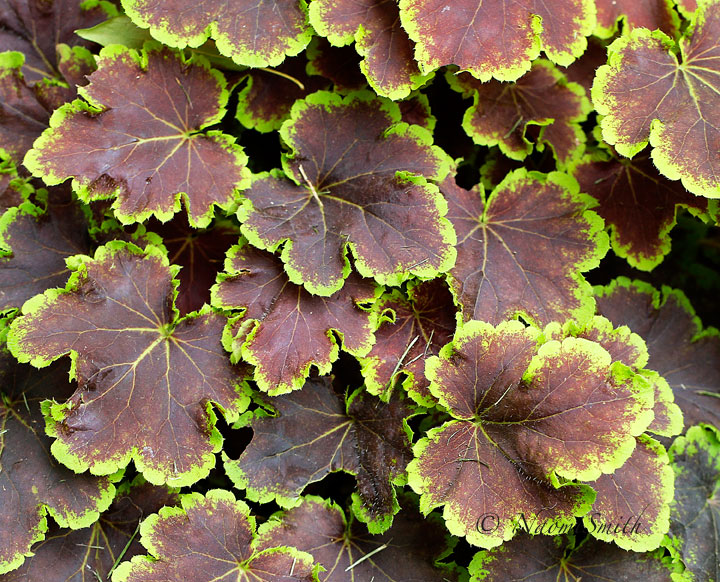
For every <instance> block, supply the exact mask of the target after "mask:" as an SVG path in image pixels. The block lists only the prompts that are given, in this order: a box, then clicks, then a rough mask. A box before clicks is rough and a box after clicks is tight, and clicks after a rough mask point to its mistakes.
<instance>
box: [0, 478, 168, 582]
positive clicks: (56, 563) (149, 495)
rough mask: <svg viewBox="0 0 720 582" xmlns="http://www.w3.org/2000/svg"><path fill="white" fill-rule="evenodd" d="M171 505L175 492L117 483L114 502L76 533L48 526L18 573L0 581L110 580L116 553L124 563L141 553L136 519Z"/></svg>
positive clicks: (140, 483)
mask: <svg viewBox="0 0 720 582" xmlns="http://www.w3.org/2000/svg"><path fill="white" fill-rule="evenodd" d="M176 503H177V495H176V493H175V492H174V491H172V490H170V489H168V488H167V487H155V486H154V485H150V484H148V483H145V482H144V481H143V480H142V478H137V479H135V481H133V483H132V484H129V483H125V484H123V485H120V486H119V487H118V492H117V496H116V497H115V501H113V504H112V505H111V506H110V507H109V509H108V510H107V511H105V512H104V513H103V514H102V515H101V516H100V519H99V520H98V521H96V522H95V523H94V524H93V525H91V526H90V527H89V528H85V529H81V530H64V529H61V528H58V527H56V526H52V527H51V528H50V531H49V532H48V534H47V536H46V539H45V541H43V542H40V543H39V544H37V545H36V546H34V547H33V553H34V556H33V557H32V558H31V559H29V560H27V561H26V562H25V563H24V564H23V565H22V566H21V567H20V568H19V569H17V570H14V571H12V572H9V573H8V574H5V575H4V576H0V582H38V581H40V580H57V581H60V580H62V582H98V580H109V574H110V571H111V569H112V567H113V566H114V565H115V561H116V560H117V559H118V558H119V557H120V555H121V554H122V557H123V559H124V560H129V559H130V558H132V557H133V556H136V555H139V554H142V553H143V552H144V550H143V548H142V546H141V545H140V538H139V536H137V535H136V534H137V529H138V527H139V526H140V520H141V519H142V518H144V517H147V516H148V515H150V514H151V513H154V512H156V511H158V510H159V509H160V508H161V507H163V506H164V505H174V504H176ZM128 544H129V545H128ZM126 546H127V549H125V547H126ZM123 551H124V553H123Z"/></svg>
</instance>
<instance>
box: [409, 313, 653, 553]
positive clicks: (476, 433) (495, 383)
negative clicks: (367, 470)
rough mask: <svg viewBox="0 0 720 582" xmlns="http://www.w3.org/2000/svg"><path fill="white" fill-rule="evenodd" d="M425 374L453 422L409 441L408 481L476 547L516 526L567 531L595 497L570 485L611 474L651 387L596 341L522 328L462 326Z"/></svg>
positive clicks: (637, 427)
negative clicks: (525, 524)
mask: <svg viewBox="0 0 720 582" xmlns="http://www.w3.org/2000/svg"><path fill="white" fill-rule="evenodd" d="M425 371H426V375H427V376H428V378H429V379H430V392H431V393H432V394H433V395H434V396H435V397H436V398H438V400H439V401H440V404H441V405H442V406H443V408H444V409H446V410H447V411H448V412H449V414H450V415H452V417H454V418H453V420H451V421H449V422H446V423H445V424H444V425H442V426H441V427H439V428H434V429H431V430H430V431H429V432H428V436H427V437H426V438H423V439H421V440H420V441H418V443H417V444H416V445H415V447H414V449H413V453H414V455H415V459H414V460H413V461H412V462H411V463H410V465H409V466H408V475H409V484H410V485H411V486H412V488H413V489H414V490H415V491H416V492H417V493H419V494H421V495H422V497H421V500H420V508H421V510H422V511H423V512H424V513H428V512H429V511H430V510H432V509H434V508H435V507H438V506H444V512H443V517H444V518H445V522H446V525H447V527H448V529H449V530H450V532H451V533H452V534H454V535H463V536H465V537H467V539H468V541H469V542H470V543H472V544H474V545H479V546H481V547H486V548H489V547H494V546H497V545H499V544H501V543H502V542H503V541H504V540H508V539H510V538H512V536H513V535H514V533H515V531H516V529H517V522H518V520H522V519H525V520H528V521H533V522H537V521H547V522H550V523H552V524H554V526H555V527H557V528H558V529H557V530H555V532H544V533H558V532H567V531H568V530H569V529H570V528H572V525H573V523H574V516H578V515H584V514H585V513H586V512H587V511H588V510H589V509H590V507H589V506H590V505H591V503H592V500H593V497H594V494H593V493H592V492H591V491H590V490H589V488H586V487H583V486H579V485H576V484H574V483H571V482H570V483H569V482H567V481H566V480H572V479H580V480H584V481H591V480H595V479H597V478H598V477H600V476H601V475H602V474H608V473H613V472H614V471H615V470H616V469H618V468H619V467H621V466H622V465H623V463H625V461H626V460H627V459H628V458H629V457H630V455H631V454H632V451H633V449H634V447H635V437H636V436H638V435H640V434H642V433H643V432H644V430H645V429H646V428H647V426H648V425H649V424H650V422H651V420H652V411H651V408H652V405H653V397H652V390H651V387H650V386H649V384H648V383H647V382H644V381H643V380H642V378H640V377H638V376H636V375H635V374H634V373H633V372H632V371H631V370H630V369H629V368H627V367H626V366H625V365H624V364H622V363H620V362H614V363H613V362H612V357H611V355H610V354H609V353H608V352H607V351H606V350H605V349H604V348H602V347H601V346H600V345H599V344H597V343H595V342H591V341H589V340H585V339H580V338H575V337H568V338H565V339H563V340H562V341H559V340H548V338H546V337H544V336H542V335H541V334H540V332H539V331H538V330H537V329H535V328H532V327H530V328H526V327H525V326H524V325H523V324H522V323H521V322H518V321H508V322H505V323H502V324H500V325H499V326H497V327H493V326H492V325H489V324H487V323H484V322H479V321H471V322H468V323H466V324H464V325H463V326H461V327H459V328H458V330H457V331H456V332H455V336H454V339H453V342H452V343H450V344H447V345H446V346H445V347H443V348H442V349H441V350H440V354H439V356H436V357H433V358H431V359H429V360H428V362H427V364H426V366H425ZM560 479H563V481H562V482H561V481H560ZM561 484H562V486H561Z"/></svg>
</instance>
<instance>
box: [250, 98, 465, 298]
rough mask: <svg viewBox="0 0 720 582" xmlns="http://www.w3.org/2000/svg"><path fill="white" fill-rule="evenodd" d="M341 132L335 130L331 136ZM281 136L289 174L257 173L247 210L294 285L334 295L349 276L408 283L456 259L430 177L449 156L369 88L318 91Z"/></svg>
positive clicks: (261, 242) (261, 243)
mask: <svg viewBox="0 0 720 582" xmlns="http://www.w3.org/2000/svg"><path fill="white" fill-rule="evenodd" d="M328 128H332V131H328ZM280 135H281V137H282V138H283V140H284V142H285V143H286V144H287V145H288V147H289V148H290V150H291V152H292V153H291V154H288V155H285V156H284V159H283V166H284V168H285V174H286V175H287V176H288V177H289V179H288V178H285V177H282V176H281V175H280V174H279V173H278V172H274V173H271V174H260V175H258V176H257V177H256V178H255V179H254V181H253V184H252V187H251V188H250V189H249V190H248V191H246V192H244V195H245V196H246V197H247V200H246V201H245V203H244V204H243V206H241V208H240V210H239V211H238V217H239V218H240V220H241V221H242V222H243V224H242V231H243V234H244V235H245V236H246V237H247V238H248V240H249V241H250V242H251V243H252V244H253V245H255V246H257V247H260V248H263V249H267V250H272V251H274V250H277V249H278V248H279V247H282V254H281V257H282V260H283V263H285V270H286V271H287V273H288V277H289V278H290V280H291V281H292V282H293V283H296V284H298V285H300V284H302V285H304V286H305V288H306V289H307V290H308V291H309V292H310V293H313V294H317V295H325V296H327V295H331V294H332V293H334V292H335V291H337V290H339V289H340V288H341V287H342V285H343V280H344V279H345V278H346V277H347V276H348V274H349V273H350V264H349V259H348V256H347V252H348V250H350V251H351V252H352V255H353V257H354V259H355V261H354V266H355V268H356V269H357V271H358V272H359V273H360V274H361V275H363V276H364V277H373V278H374V279H375V280H376V281H377V282H378V283H381V284H388V285H400V284H401V283H402V282H403V281H404V280H406V279H407V278H409V277H410V276H411V275H415V276H418V277H421V278H431V277H433V276H435V275H436V274H437V273H438V272H444V271H447V270H448V269H449V268H450V267H451V266H452V264H453V262H454V260H455V249H454V247H453V244H454V242H455V237H454V233H453V230H452V227H451V225H450V223H449V222H448V221H447V219H445V217H444V215H445V212H446V205H445V201H444V200H443V198H442V196H441V195H440V193H439V192H438V190H437V188H436V187H435V186H434V185H432V184H430V183H428V182H427V180H426V178H428V179H441V178H442V177H444V175H445V174H446V173H447V170H448V167H449V160H448V159H447V156H446V155H445V154H444V153H442V152H441V150H439V148H437V147H434V146H432V145H431V143H432V138H431V136H430V134H429V133H428V132H427V131H426V130H424V129H422V128H420V127H417V126H409V125H407V124H405V123H402V122H401V121H400V110H399V108H398V106H397V105H395V104H393V103H391V102H388V101H382V100H380V99H378V98H377V97H375V96H373V95H371V94H370V93H367V92H361V93H352V94H350V95H349V96H347V97H345V98H341V97H340V96H339V95H336V94H333V93H328V92H324V91H318V92H317V93H313V94H312V95H309V96H308V97H306V98H305V99H304V100H302V101H298V102H296V103H295V105H294V106H293V109H292V116H291V118H290V119H289V120H288V121H286V122H285V123H284V124H283V127H282V129H281V131H280Z"/></svg>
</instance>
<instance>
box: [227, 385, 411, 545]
mask: <svg viewBox="0 0 720 582" xmlns="http://www.w3.org/2000/svg"><path fill="white" fill-rule="evenodd" d="M267 402H268V403H269V405H270V406H271V407H272V408H273V409H274V410H275V411H276V416H274V417H265V416H263V415H259V416H258V417H257V418H255V419H254V420H253V421H252V424H251V428H252V429H253V433H254V436H253V439H252V441H251V442H250V444H249V445H248V447H247V448H246V449H245V450H244V451H243V453H242V454H241V455H240V458H239V459H237V460H230V459H228V458H227V457H226V458H225V470H226V471H227V474H228V476H229V477H230V478H231V479H232V481H233V483H234V484H235V486H236V487H238V488H240V489H246V490H247V491H246V496H247V498H248V499H250V500H251V501H259V502H260V503H265V502H267V501H270V500H273V499H274V500H275V501H276V502H277V503H278V504H279V505H280V506H281V507H292V506H294V505H297V504H298V503H299V502H300V498H299V497H300V493H301V492H302V490H303V489H304V488H305V487H306V486H307V485H308V484H310V483H313V482H315V481H320V480H321V479H323V478H324V477H325V476H326V475H328V474H329V473H330V472H332V471H345V472H347V473H350V474H352V475H354V476H355V480H356V481H357V485H358V494H359V499H358V500H357V501H356V503H354V504H353V509H354V511H355V515H356V516H357V517H358V518H359V519H360V520H361V521H364V522H366V523H367V524H368V528H369V529H370V531H371V532H372V533H379V532H381V531H385V530H386V529H387V528H388V527H389V526H390V524H391V523H392V516H393V515H394V514H395V513H397V511H398V507H399V506H398V504H397V501H396V499H395V489H394V487H393V483H396V484H397V483H400V482H401V481H402V480H403V478H404V475H405V467H406V465H407V463H408V462H409V461H410V459H411V456H412V453H411V450H410V436H409V429H408V428H407V424H406V422H405V419H406V418H408V417H409V416H412V415H413V414H414V413H413V410H412V409H411V408H410V407H409V406H408V405H407V404H406V403H405V402H404V401H402V400H400V399H399V398H398V397H395V398H393V399H391V400H390V402H389V403H387V404H385V403H383V402H381V401H380V400H377V399H376V398H374V397H372V396H368V395H367V394H365V393H364V392H363V391H362V389H359V390H356V391H355V392H353V393H351V394H349V395H345V396H343V395H342V394H336V393H335V392H334V391H333V386H332V384H331V380H330V379H329V378H328V377H323V378H318V379H310V380H308V382H307V383H306V384H305V387H304V388H303V389H302V390H300V391H297V392H293V393H291V394H287V395H285V396H279V397H277V398H273V399H268V401H267ZM279 476H282V477H279ZM358 501H359V503H358Z"/></svg>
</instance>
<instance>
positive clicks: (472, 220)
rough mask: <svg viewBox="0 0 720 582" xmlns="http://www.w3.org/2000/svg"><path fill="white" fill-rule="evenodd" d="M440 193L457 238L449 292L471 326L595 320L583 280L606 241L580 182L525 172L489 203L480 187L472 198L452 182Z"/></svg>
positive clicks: (498, 190)
mask: <svg viewBox="0 0 720 582" xmlns="http://www.w3.org/2000/svg"><path fill="white" fill-rule="evenodd" d="M442 193H443V194H444V195H445V197H446V198H447V201H448V206H449V211H448V218H449V219H450V221H451V222H452V224H453V226H454V227H455V231H456V232H457V237H458V245H457V250H458V258H457V263H456V265H455V267H454V268H453V269H452V270H451V271H450V278H449V279H450V286H451V288H452V290H453V292H454V293H455V296H456V298H457V300H458V302H459V304H460V306H461V308H462V314H463V318H464V319H465V320H467V319H479V320H484V321H489V322H491V323H494V324H497V323H500V322H501V321H504V320H505V319H507V318H510V317H513V316H515V315H517V314H522V315H523V316H524V317H527V318H529V319H531V320H533V321H535V322H538V323H539V324H547V323H549V322H551V321H558V320H565V319H569V318H575V319H577V320H586V319H588V318H589V317H590V315H591V313H592V311H593V309H594V308H593V300H592V291H591V289H590V286H589V285H588V284H587V282H586V281H585V279H584V278H583V276H582V275H581V273H582V272H583V271H586V270H589V269H591V268H593V267H595V266H597V264H598V263H599V261H600V258H602V257H603V256H604V255H605V253H606V252H607V248H608V239H607V236H606V235H605V233H604V232H602V230H603V222H602V219H601V218H599V217H598V216H597V214H595V213H594V212H592V211H588V210H587V208H588V207H589V206H590V205H591V204H592V202H591V199H589V198H587V197H586V196H584V195H582V194H579V193H578V186H577V183H576V182H574V180H572V179H569V178H568V177H567V176H566V175H564V174H559V173H550V174H548V175H543V174H538V173H537V172H526V171H525V170H524V169H520V170H517V171H515V172H513V173H511V174H509V175H508V176H507V177H506V178H505V180H503V182H502V183H501V184H500V185H498V186H497V187H496V188H495V190H493V192H492V193H491V194H490V195H488V196H487V197H486V196H485V192H484V189H483V187H482V186H481V185H478V186H477V187H475V188H474V189H473V190H471V191H468V190H465V189H464V188H461V187H459V186H457V185H456V184H455V182H454V180H452V179H451V178H448V179H446V180H445V181H444V182H443V184H442Z"/></svg>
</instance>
